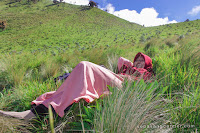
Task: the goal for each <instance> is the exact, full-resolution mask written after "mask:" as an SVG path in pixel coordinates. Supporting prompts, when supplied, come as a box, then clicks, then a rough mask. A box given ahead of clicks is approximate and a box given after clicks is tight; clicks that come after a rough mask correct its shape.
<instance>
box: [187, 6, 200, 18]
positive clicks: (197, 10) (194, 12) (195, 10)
mask: <svg viewBox="0 0 200 133" xmlns="http://www.w3.org/2000/svg"><path fill="white" fill-rule="evenodd" d="M198 13H200V5H199V6H195V7H194V8H192V10H191V11H189V12H188V14H189V15H194V16H195V15H197V14H198Z"/></svg>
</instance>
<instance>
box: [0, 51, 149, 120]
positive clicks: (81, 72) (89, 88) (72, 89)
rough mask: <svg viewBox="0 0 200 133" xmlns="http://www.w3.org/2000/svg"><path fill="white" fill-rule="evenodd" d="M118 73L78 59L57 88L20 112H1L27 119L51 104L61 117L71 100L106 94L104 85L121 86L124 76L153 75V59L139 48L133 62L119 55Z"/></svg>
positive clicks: (107, 91)
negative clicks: (77, 62) (28, 108)
mask: <svg viewBox="0 0 200 133" xmlns="http://www.w3.org/2000/svg"><path fill="white" fill-rule="evenodd" d="M117 65H118V73H117V74H116V73H114V72H112V71H110V70H108V69H106V68H104V67H101V66H99V65H96V64H94V63H91V62H88V61H81V62H80V63H79V64H78V65H77V66H76V67H75V68H74V69H73V70H72V72H71V74H70V75H69V77H68V78H67V79H66V80H65V81H64V82H63V83H62V85H61V86H60V87H59V88H58V89H57V91H51V92H46V93H44V94H42V95H40V96H39V97H38V98H36V99H35V100H34V101H32V102H31V105H32V108H31V109H30V110H27V111H23V112H11V111H2V110H0V114H2V115H5V116H11V117H15V118H18V119H24V120H30V119H32V118H35V117H36V116H37V115H45V114H48V107H49V105H51V107H52V109H53V112H54V113H55V114H57V115H58V116H60V117H63V116H64V114H65V112H66V111H68V110H69V109H70V107H71V106H72V104H73V103H77V102H78V101H79V100H80V99H84V100H85V101H86V102H88V103H91V102H93V101H94V100H95V99H97V98H99V97H100V96H101V95H104V94H105V95H108V94H109V89H108V88H107V85H109V86H113V87H122V83H123V81H124V80H125V78H128V79H130V80H138V79H141V78H143V79H144V80H145V81H148V80H150V79H151V77H152V60H151V58H150V57H149V56H147V55H145V54H143V53H141V52H139V53H138V54H136V56H135V58H134V61H133V63H132V62H131V61H129V60H128V59H125V58H123V57H120V58H119V59H118V64H117Z"/></svg>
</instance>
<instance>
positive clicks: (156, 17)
mask: <svg viewBox="0 0 200 133" xmlns="http://www.w3.org/2000/svg"><path fill="white" fill-rule="evenodd" d="M64 1H65V2H67V3H72V4H78V5H86V4H87V3H88V2H89V0H64ZM93 1H95V2H97V3H98V4H99V8H100V9H102V10H105V9H107V10H108V12H109V13H111V14H113V15H116V16H118V17H120V18H123V19H125V20H127V21H130V22H134V23H138V24H141V25H145V26H157V25H162V24H168V23H176V22H183V21H185V20H186V19H190V20H196V19H200V0H93Z"/></svg>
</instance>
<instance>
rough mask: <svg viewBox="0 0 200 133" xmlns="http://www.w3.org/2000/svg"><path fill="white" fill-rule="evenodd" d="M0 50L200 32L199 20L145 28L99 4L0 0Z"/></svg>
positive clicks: (128, 41) (69, 46) (68, 47)
mask: <svg viewBox="0 0 200 133" xmlns="http://www.w3.org/2000/svg"><path fill="white" fill-rule="evenodd" d="M0 5H1V7H0V12H1V13H0V19H1V20H6V21H7V23H8V26H7V29H6V30H5V31H3V32H0V37H1V40H0V49H1V50H0V51H1V53H7V52H13V51H14V52H22V51H32V52H33V51H35V50H38V49H39V50H43V49H46V48H50V49H51V48H53V47H54V48H56V47H59V48H60V49H63V50H72V49H77V48H79V49H83V50H84V49H90V48H93V47H99V46H112V45H123V44H133V45H134V44H135V43H138V42H143V41H147V40H149V39H152V38H155V37H156V38H169V37H174V36H181V35H185V34H192V33H194V32H199V26H200V21H199V20H198V21H192V22H185V23H178V24H170V25H164V26H158V27H150V28H144V27H142V26H140V25H138V24H135V23H130V22H128V21H126V20H123V19H120V18H118V17H116V16H114V15H111V14H109V13H107V12H105V11H102V10H100V9H98V8H92V9H90V8H89V7H88V6H75V5H71V4H67V3H60V4H52V2H48V1H42V2H38V3H37V4H33V3H29V4H27V3H26V2H23V1H22V2H21V3H19V2H10V3H9V2H6V1H3V2H2V1H1V2H0Z"/></svg>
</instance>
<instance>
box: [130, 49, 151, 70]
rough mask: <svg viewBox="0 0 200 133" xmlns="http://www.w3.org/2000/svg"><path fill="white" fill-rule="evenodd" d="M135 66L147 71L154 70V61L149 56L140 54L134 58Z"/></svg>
mask: <svg viewBox="0 0 200 133" xmlns="http://www.w3.org/2000/svg"><path fill="white" fill-rule="evenodd" d="M133 65H134V67H137V68H144V69H146V70H148V69H152V60H151V58H150V57H149V56H147V55H145V54H143V53H141V52H139V53H137V54H136V56H135V58H134V61H133Z"/></svg>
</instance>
